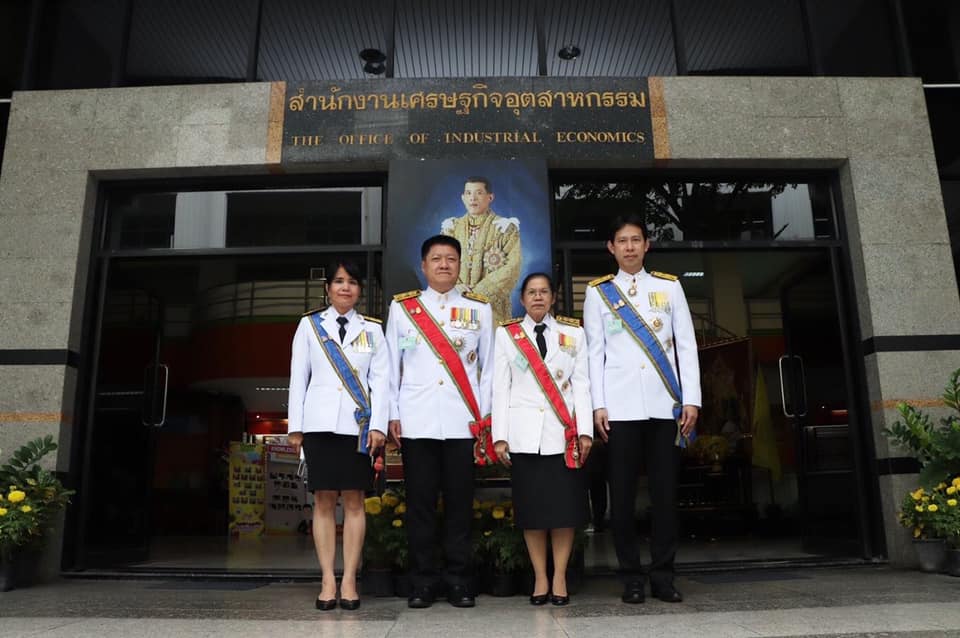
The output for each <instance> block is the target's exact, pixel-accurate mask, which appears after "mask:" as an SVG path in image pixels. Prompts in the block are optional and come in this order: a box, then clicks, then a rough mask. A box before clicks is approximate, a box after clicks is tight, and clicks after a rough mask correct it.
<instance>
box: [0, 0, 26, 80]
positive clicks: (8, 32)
mask: <svg viewBox="0 0 960 638" xmlns="http://www.w3.org/2000/svg"><path fill="white" fill-rule="evenodd" d="M29 29H30V3H29V2H3V3H0V98H4V97H10V94H11V93H13V92H14V91H15V90H17V89H19V88H20V75H21V73H22V71H23V55H24V49H25V47H26V44H27V32H28V31H29Z"/></svg>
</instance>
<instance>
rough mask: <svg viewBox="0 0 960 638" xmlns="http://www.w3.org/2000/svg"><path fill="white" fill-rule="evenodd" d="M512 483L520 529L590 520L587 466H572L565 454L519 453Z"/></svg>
mask: <svg viewBox="0 0 960 638" xmlns="http://www.w3.org/2000/svg"><path fill="white" fill-rule="evenodd" d="M510 459H511V460H512V461H513V470H512V471H511V475H510V476H511V480H510V484H511V485H512V487H513V509H514V522H515V523H516V525H517V527H519V528H520V529H557V528H562V527H580V526H581V525H583V524H585V523H586V522H587V521H588V520H589V512H588V504H587V483H586V474H584V470H571V469H569V468H567V466H566V464H565V463H564V462H563V454H550V455H547V456H543V455H540V454H516V453H511V454H510Z"/></svg>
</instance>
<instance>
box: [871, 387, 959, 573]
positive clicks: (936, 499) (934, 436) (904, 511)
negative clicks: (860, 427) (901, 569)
mask: <svg viewBox="0 0 960 638" xmlns="http://www.w3.org/2000/svg"><path fill="white" fill-rule="evenodd" d="M943 404H944V405H945V406H946V407H947V408H950V409H951V410H952V412H953V414H950V415H948V416H946V417H943V418H941V419H939V421H937V422H934V421H933V420H932V419H931V418H930V416H929V415H927V414H924V413H923V411H921V410H919V409H917V408H915V407H913V406H911V405H908V404H907V403H903V402H901V403H900V404H899V405H898V406H897V411H898V412H899V413H900V417H901V419H900V420H898V421H897V422H896V423H894V424H893V425H891V426H890V427H889V428H887V429H885V430H884V433H885V434H886V435H887V437H889V438H890V439H891V440H892V441H893V442H895V443H896V444H898V445H900V446H901V447H903V448H905V449H907V450H909V451H910V452H911V453H912V454H913V456H914V457H915V458H916V459H917V460H918V461H919V462H920V477H919V479H920V487H919V488H918V489H917V490H914V491H912V492H910V493H908V494H907V495H906V496H905V497H904V502H903V506H902V507H901V510H900V521H901V523H902V524H903V525H904V526H906V527H907V528H909V529H912V530H913V540H914V548H915V549H916V551H917V559H918V560H919V562H920V566H921V569H922V570H924V571H939V569H940V566H942V564H943V560H944V558H943V556H944V554H945V551H946V550H945V545H944V540H943V539H944V532H943V531H942V530H943V524H942V521H941V519H942V518H943V516H944V514H945V513H946V512H947V509H945V508H950V506H949V505H946V502H947V501H949V500H955V499H954V498H953V497H955V496H956V494H955V493H954V494H947V489H953V490H956V486H955V485H953V484H952V481H953V480H954V478H955V477H957V476H960V369H957V370H955V371H954V372H953V374H951V375H950V380H949V382H948V383H947V387H946V389H945V390H944V393H943ZM937 561H939V565H938V564H937Z"/></svg>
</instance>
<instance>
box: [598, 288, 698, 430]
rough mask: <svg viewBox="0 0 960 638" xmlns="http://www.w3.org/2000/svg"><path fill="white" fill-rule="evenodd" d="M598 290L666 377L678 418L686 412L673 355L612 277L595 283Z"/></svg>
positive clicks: (655, 367)
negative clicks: (673, 364)
mask: <svg viewBox="0 0 960 638" xmlns="http://www.w3.org/2000/svg"><path fill="white" fill-rule="evenodd" d="M596 288H597V292H599V293H600V298H601V299H603V301H604V303H606V304H607V306H608V307H609V308H610V310H612V311H613V313H614V314H615V315H617V316H618V317H619V318H620V320H621V321H622V322H623V325H625V326H626V327H627V331H628V332H629V333H630V336H632V337H633V339H634V341H636V342H637V344H639V346H640V348H641V349H642V350H643V351H644V353H646V355H647V357H648V358H649V359H650V361H651V362H652V363H653V367H654V369H655V370H656V371H657V374H659V375H660V379H662V380H663V385H664V386H665V387H666V388H667V392H668V393H669V394H670V398H671V399H673V418H674V419H677V420H679V419H680V415H681V414H682V412H683V394H682V392H681V390H680V382H679V381H678V380H677V375H676V373H674V371H673V366H671V365H670V359H668V358H667V353H666V352H664V350H663V345H661V343H660V340H659V339H657V337H656V335H654V334H653V330H651V329H650V326H648V325H647V322H646V321H644V320H643V317H641V316H640V314H639V313H637V311H636V309H635V308H634V307H633V305H632V304H629V303H627V302H626V301H624V300H623V293H621V292H620V289H619V288H618V287H617V285H616V284H615V283H613V282H612V281H605V282H603V283H600V284H598V285H597V286H596Z"/></svg>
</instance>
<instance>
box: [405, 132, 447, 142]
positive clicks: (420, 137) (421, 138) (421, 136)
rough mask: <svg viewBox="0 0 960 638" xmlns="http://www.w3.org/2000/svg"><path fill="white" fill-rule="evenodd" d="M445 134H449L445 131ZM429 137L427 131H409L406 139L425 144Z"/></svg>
mask: <svg viewBox="0 0 960 638" xmlns="http://www.w3.org/2000/svg"><path fill="white" fill-rule="evenodd" d="M445 135H449V133H445ZM429 137H430V135H429V134H428V133H411V134H410V135H409V136H408V137H407V139H408V140H410V143H411V144H426V143H427V139H429Z"/></svg>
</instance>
